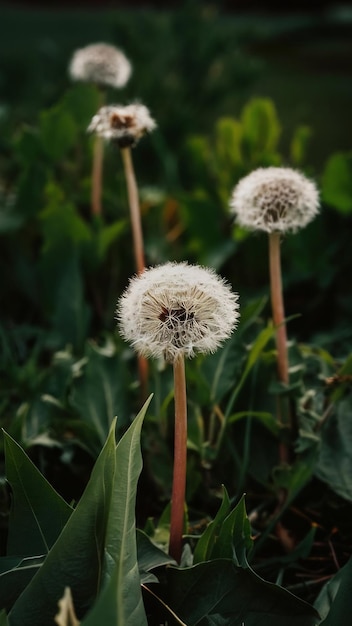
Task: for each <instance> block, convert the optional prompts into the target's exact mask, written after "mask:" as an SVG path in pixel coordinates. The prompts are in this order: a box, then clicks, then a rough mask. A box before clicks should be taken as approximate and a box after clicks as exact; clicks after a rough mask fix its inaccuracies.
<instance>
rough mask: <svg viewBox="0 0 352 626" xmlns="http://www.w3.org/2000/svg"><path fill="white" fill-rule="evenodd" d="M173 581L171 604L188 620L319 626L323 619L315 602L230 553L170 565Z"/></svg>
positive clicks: (238, 625) (199, 624) (195, 623)
mask: <svg viewBox="0 0 352 626" xmlns="http://www.w3.org/2000/svg"><path fill="white" fill-rule="evenodd" d="M167 583H168V599H169V604H170V606H171V608H172V609H173V611H175V613H176V614H177V615H178V616H179V617H180V618H181V619H182V620H184V621H185V623H186V624H187V626H215V624H216V625H218V624H221V626H243V624H245V625H246V626H258V624H260V626H282V625H283V624H285V626H316V624H317V621H318V614H317V612H316V611H315V609H314V608H313V607H311V606H310V605H309V604H307V603H306V602H303V600H300V599H299V598H296V597H295V596H294V595H292V594H291V593H289V592H288V591H286V590H285V589H283V588H282V587H279V586H278V585H274V584H272V583H268V582H266V581H264V580H263V579H262V578H260V577H259V576H257V575H256V574H255V573H254V572H253V571H252V570H251V569H243V568H241V567H236V566H235V565H234V564H233V563H232V562H231V561H230V560H227V559H217V560H215V561H208V562H206V563H199V564H198V565H194V566H193V567H190V568H187V569H182V570H181V569H176V568H174V567H170V568H168V570H167Z"/></svg>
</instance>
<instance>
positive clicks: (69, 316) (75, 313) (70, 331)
mask: <svg viewBox="0 0 352 626" xmlns="http://www.w3.org/2000/svg"><path fill="white" fill-rule="evenodd" d="M61 270H62V273H61V276H60V281H59V282H58V285H57V292H56V298H55V300H56V303H55V310H54V315H53V329H54V332H56V333H57V337H58V340H59V343H60V345H66V344H67V343H69V344H71V345H72V346H73V348H74V350H76V351H77V352H79V351H80V350H81V349H82V347H83V344H84V340H85V338H86V336H87V330H88V324H89V319H90V309H89V307H88V305H87V304H86V301H85V298H84V284H83V276H82V272H81V268H80V264H79V260H78V256H77V254H75V253H74V252H73V253H72V254H71V255H68V258H67V259H65V260H64V261H63V262H62V268H61Z"/></svg>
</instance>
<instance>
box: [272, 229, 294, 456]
mask: <svg viewBox="0 0 352 626" xmlns="http://www.w3.org/2000/svg"><path fill="white" fill-rule="evenodd" d="M269 265H270V289H271V307H272V314H273V321H274V325H275V326H276V348H277V369H278V376H279V380H280V381H281V382H282V383H285V384H286V385H287V384H288V382H289V374H288V356H287V333H286V324H285V308H284V300H283V291H282V277H281V257H280V233H278V232H272V233H270V234H269ZM286 404H287V405H288V403H286ZM284 408H286V409H287V411H286V413H288V417H289V421H290V422H291V417H290V415H289V408H288V406H286V407H284V399H283V398H282V397H280V396H278V397H277V416H278V422H279V424H280V425H281V426H282V425H283V424H284V421H285V420H284V416H283V414H284V412H285V411H284ZM288 425H289V427H290V428H291V427H292V424H291V423H289V424H288ZM289 456H290V454H289V449H288V446H287V445H286V444H285V443H284V442H280V445H279V457H280V461H281V463H288V462H289Z"/></svg>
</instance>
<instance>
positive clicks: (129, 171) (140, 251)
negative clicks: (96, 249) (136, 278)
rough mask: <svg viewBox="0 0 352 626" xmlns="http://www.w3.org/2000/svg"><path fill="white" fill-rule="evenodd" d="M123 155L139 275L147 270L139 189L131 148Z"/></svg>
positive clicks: (122, 152) (126, 149)
mask: <svg viewBox="0 0 352 626" xmlns="http://www.w3.org/2000/svg"><path fill="white" fill-rule="evenodd" d="M121 155H122V161H123V166H124V170H125V176H126V184H127V193H128V201H129V207H130V215H131V225H132V235H133V247H134V256H135V261H136V268H137V272H138V274H141V273H142V272H143V271H144V269H145V262H144V245H143V232H142V222H141V213H140V207H139V197H138V187H137V182H136V176H135V173H134V168H133V161H132V155H131V148H130V147H126V148H121Z"/></svg>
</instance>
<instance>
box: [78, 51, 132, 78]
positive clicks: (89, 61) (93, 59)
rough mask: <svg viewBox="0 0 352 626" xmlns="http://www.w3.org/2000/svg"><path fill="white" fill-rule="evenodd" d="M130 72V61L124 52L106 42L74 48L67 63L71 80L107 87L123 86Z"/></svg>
mask: <svg viewBox="0 0 352 626" xmlns="http://www.w3.org/2000/svg"><path fill="white" fill-rule="evenodd" d="M131 72H132V66H131V63H130V62H129V60H128V59H127V57H126V56H125V55H124V53H123V52H121V50H118V49H117V48H115V46H110V45H108V44H106V43H97V44H92V45H90V46H86V47H85V48H80V49H79V50H76V52H75V53H74V55H73V57H72V59H71V62H70V65H69V74H70V76H71V78H72V79H73V80H80V81H83V82H87V83H95V84H96V85H108V86H109V87H124V85H125V84H126V83H127V81H128V79H129V77H130V75H131Z"/></svg>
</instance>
